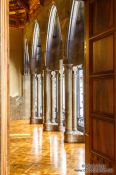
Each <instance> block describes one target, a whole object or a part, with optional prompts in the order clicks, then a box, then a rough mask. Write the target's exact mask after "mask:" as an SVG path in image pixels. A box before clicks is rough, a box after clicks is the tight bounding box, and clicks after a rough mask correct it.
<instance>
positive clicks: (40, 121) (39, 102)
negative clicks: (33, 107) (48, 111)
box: [37, 74, 43, 124]
mask: <svg viewBox="0 0 116 175" xmlns="http://www.w3.org/2000/svg"><path fill="white" fill-rule="evenodd" d="M41 83H42V78H41V74H38V75H37V114H38V123H39V124H42V123H43V118H42V116H41V102H42V94H41V93H42V91H41Z"/></svg>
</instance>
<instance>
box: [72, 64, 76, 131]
mask: <svg viewBox="0 0 116 175" xmlns="http://www.w3.org/2000/svg"><path fill="white" fill-rule="evenodd" d="M72 92H73V102H72V104H73V110H72V122H73V124H72V127H73V131H77V67H73V91H72Z"/></svg>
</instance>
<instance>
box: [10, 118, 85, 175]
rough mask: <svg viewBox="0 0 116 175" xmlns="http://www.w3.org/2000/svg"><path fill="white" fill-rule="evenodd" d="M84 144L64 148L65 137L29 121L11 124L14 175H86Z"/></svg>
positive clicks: (11, 161) (12, 174)
mask: <svg viewBox="0 0 116 175" xmlns="http://www.w3.org/2000/svg"><path fill="white" fill-rule="evenodd" d="M83 164H84V144H64V142H63V134H62V133H58V132H53V133H50V132H43V130H42V125H29V124H28V121H12V122H11V124H10V175H84V173H82V172H78V169H81V168H82V165H83Z"/></svg>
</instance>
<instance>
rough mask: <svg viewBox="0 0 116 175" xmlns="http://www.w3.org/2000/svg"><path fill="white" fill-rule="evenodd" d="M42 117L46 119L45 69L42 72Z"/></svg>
mask: <svg viewBox="0 0 116 175" xmlns="http://www.w3.org/2000/svg"><path fill="white" fill-rule="evenodd" d="M42 118H43V120H44V70H43V72H42Z"/></svg>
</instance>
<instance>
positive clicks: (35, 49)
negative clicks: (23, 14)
mask: <svg viewBox="0 0 116 175" xmlns="http://www.w3.org/2000/svg"><path fill="white" fill-rule="evenodd" d="M39 51H40V28H39V24H38V22H37V20H35V26H34V33H33V43H32V59H38V57H37V55H38V52H39Z"/></svg>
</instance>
